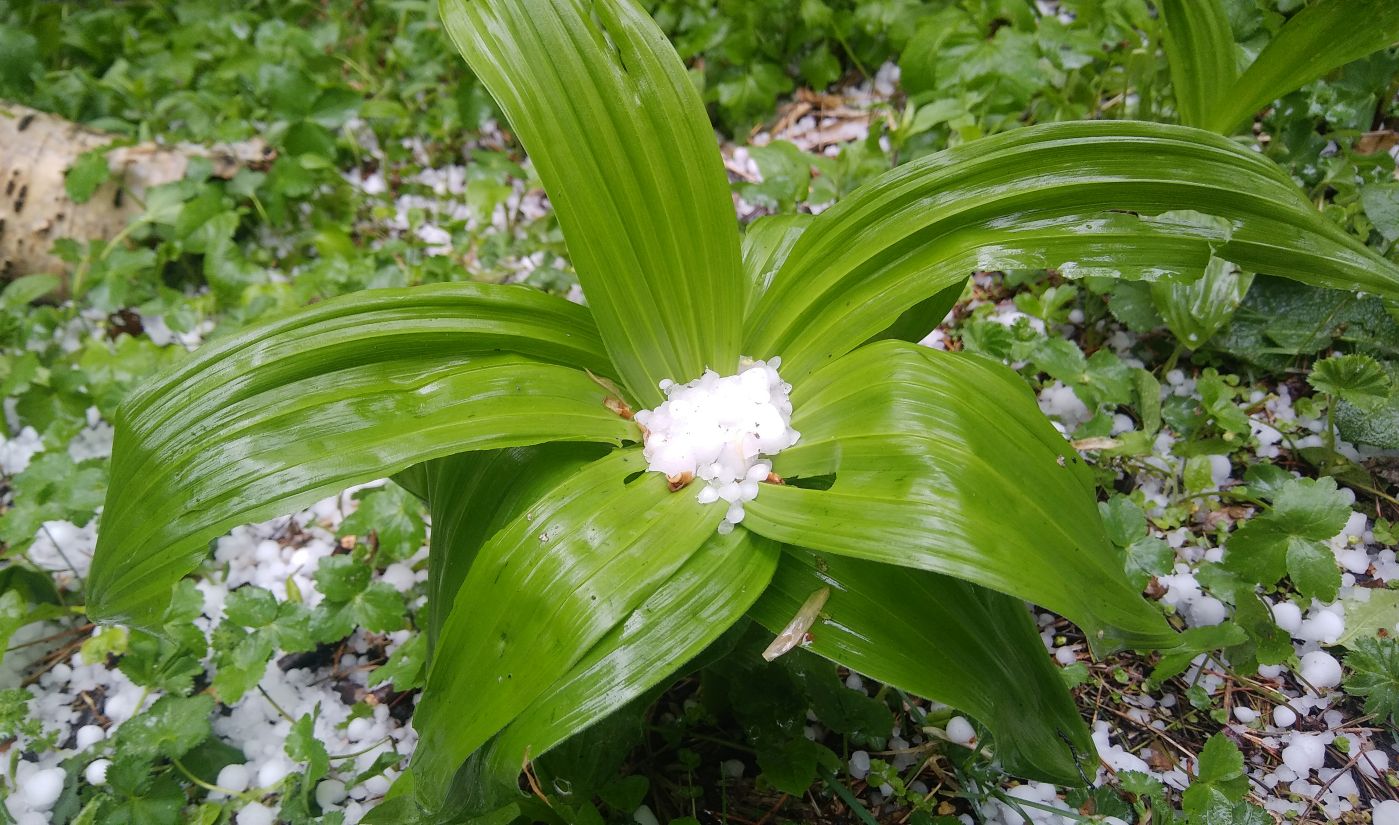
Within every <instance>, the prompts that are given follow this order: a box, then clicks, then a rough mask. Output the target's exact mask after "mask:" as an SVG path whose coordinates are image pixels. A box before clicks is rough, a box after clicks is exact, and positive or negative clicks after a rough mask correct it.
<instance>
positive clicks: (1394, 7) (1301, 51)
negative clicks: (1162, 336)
mask: <svg viewBox="0 0 1399 825" xmlns="http://www.w3.org/2000/svg"><path fill="white" fill-rule="evenodd" d="M1182 2H1184V3H1187V4H1189V3H1193V2H1198V0H1182ZM1396 43H1399V3H1396V2H1394V0H1319V2H1316V3H1313V4H1311V5H1309V6H1307V7H1306V8H1304V9H1302V10H1301V11H1299V12H1297V14H1296V15H1294V16H1293V17H1292V18H1291V19H1289V20H1288V21H1287V23H1285V24H1284V25H1283V27H1282V29H1281V30H1280V31H1278V33H1277V36H1275V37H1274V38H1273V39H1272V40H1271V41H1269V43H1268V45H1267V46H1266V47H1264V49H1263V51H1262V53H1261V54H1259V55H1258V59H1257V60H1254V61H1253V64H1252V65H1250V66H1249V67H1248V68H1247V69H1245V70H1244V73H1243V74H1242V75H1241V76H1240V77H1239V79H1238V81H1237V82H1236V83H1235V84H1234V85H1233V87H1232V88H1231V89H1230V90H1229V92H1228V93H1227V94H1226V95H1224V96H1223V98H1222V99H1221V100H1220V101H1219V103H1218V105H1216V106H1215V107H1214V108H1213V110H1212V111H1211V112H1210V117H1209V118H1207V119H1206V120H1205V121H1204V122H1202V123H1201V124H1200V125H1201V126H1204V127H1205V128H1207V129H1210V130H1212V131H1215V132H1220V133H1221V134H1230V133H1232V132H1234V131H1235V130H1237V129H1242V128H1244V127H1245V126H1246V125H1247V124H1248V122H1249V121H1250V120H1251V119H1252V117H1253V116H1254V114H1256V113H1257V112H1258V110H1259V109H1262V108H1263V107H1264V106H1267V105H1268V104H1269V103H1271V102H1273V101H1274V100H1276V99H1278V98H1279V97H1282V96H1283V95H1285V94H1288V93H1289V92H1292V91H1294V90H1296V89H1300V88H1301V87H1303V86H1305V85H1306V84H1308V83H1310V82H1312V81H1313V80H1316V79H1317V78H1318V77H1321V76H1322V75H1324V74H1326V73H1327V72H1329V71H1331V70H1332V69H1335V68H1337V67H1339V66H1343V65H1345V64H1346V63H1349V62H1351V61H1352V60H1359V59H1360V58H1362V57H1364V56H1366V55H1368V54H1370V53H1371V52H1375V51H1378V50H1380V49H1383V48H1385V47H1386V46H1392V45H1394V44H1396ZM1174 71H1175V67H1174V65H1173V66H1172V75H1173V76H1174ZM1240 263H1242V262H1240ZM1273 274H1278V275H1281V274H1284V273H1281V272H1277V273H1273Z"/></svg>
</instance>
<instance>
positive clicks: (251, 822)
mask: <svg viewBox="0 0 1399 825" xmlns="http://www.w3.org/2000/svg"><path fill="white" fill-rule="evenodd" d="M235 822H237V823H238V825H275V823H276V822H277V814H276V812H275V811H273V810H272V809H271V808H269V807H267V806H266V805H264V804H262V803H261V802H249V803H248V804H247V805H244V806H243V810H241V811H239V812H238V818H237V819H236V820H235Z"/></svg>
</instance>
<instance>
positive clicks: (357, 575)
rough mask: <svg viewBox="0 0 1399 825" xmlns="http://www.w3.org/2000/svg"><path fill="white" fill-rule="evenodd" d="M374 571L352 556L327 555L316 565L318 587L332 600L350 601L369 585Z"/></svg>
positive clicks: (322, 593)
mask: <svg viewBox="0 0 1399 825" xmlns="http://www.w3.org/2000/svg"><path fill="white" fill-rule="evenodd" d="M372 575H373V571H371V570H370V569H369V565H367V564H365V563H363V562H358V561H355V560H354V559H353V558H351V557H350V556H326V557H325V558H323V559H321V562H320V564H319V565H317V566H316V573H315V576H314V578H315V581H316V589H317V590H319V591H320V592H321V595H323V596H325V597H326V599H328V600H330V601H332V602H348V601H350V600H351V599H353V598H354V597H355V596H357V595H359V594H360V593H361V592H362V591H363V590H364V589H365V588H366V587H368V586H369V580H370V578H372Z"/></svg>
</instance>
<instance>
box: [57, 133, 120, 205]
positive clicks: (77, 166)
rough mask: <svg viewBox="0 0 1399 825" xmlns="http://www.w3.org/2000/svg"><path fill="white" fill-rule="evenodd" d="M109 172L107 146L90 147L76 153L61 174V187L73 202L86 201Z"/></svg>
mask: <svg viewBox="0 0 1399 825" xmlns="http://www.w3.org/2000/svg"><path fill="white" fill-rule="evenodd" d="M110 177H111V172H110V171H109V169H108V167H107V147H105V146H103V147H99V148H97V149H91V150H89V151H86V152H83V153H82V154H81V155H78V159H77V160H75V161H73V165H72V166H70V167H68V172H67V174H66V175H64V176H63V188H64V189H66V190H67V191H68V197H69V198H71V199H72V201H73V202H74V203H87V201H88V199H89V198H91V197H92V195H93V193H95V192H96V191H97V187H99V186H101V185H102V184H104V183H106V182H107V179H108V178H110Z"/></svg>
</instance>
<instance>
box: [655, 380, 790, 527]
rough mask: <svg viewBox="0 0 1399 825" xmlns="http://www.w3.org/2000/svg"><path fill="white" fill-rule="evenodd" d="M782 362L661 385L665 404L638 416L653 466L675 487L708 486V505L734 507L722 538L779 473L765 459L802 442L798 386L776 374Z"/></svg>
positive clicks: (702, 495) (702, 497)
mask: <svg viewBox="0 0 1399 825" xmlns="http://www.w3.org/2000/svg"><path fill="white" fill-rule="evenodd" d="M781 364H782V359H780V358H773V359H772V360H770V361H751V360H748V359H744V360H743V361H742V362H741V363H740V366H739V371H738V374H736V375H729V376H724V377H720V375H719V374H718V373H716V372H714V371H713V370H705V371H704V375H701V376H700V377H699V378H696V379H695V380H694V381H691V382H690V383H688V384H676V383H675V382H674V381H670V380H666V381H662V382H661V385H660V386H661V391H662V392H664V393H665V395H666V400H665V402H664V403H663V404H661V405H660V406H659V407H657V408H656V409H654V410H642V411H641V412H639V413H637V414H636V422H637V423H638V424H640V425H641V426H642V428H643V429H644V431H645V433H646V447H645V450H644V453H645V456H646V460H647V461H648V462H649V466H648V469H650V470H654V471H656V472H658V473H663V474H665V476H666V477H667V478H668V479H670V481H671V483H672V484H674V485H683V484H686V483H688V482H690V481H691V480H693V479H698V480H700V481H703V482H704V487H703V488H702V489H701V490H700V491H699V501H700V503H701V504H712V503H713V502H716V501H724V502H726V503H727V504H728V512H727V513H725V514H724V520H723V521H722V522H720V524H719V532H720V533H730V532H732V531H733V529H734V525H735V524H738V523H739V522H741V521H743V505H744V503H745V502H749V501H752V500H753V499H755V498H757V497H758V483H759V482H761V481H765V480H766V479H767V478H768V476H769V474H771V473H772V462H770V461H764V460H762V459H763V457H764V456H773V455H776V454H777V453H779V452H781V451H782V450H785V449H787V448H788V447H790V446H792V445H793V444H795V443H797V439H798V438H800V437H801V433H799V432H797V431H796V430H794V429H792V401H791V399H790V397H789V394H790V393H791V391H792V387H791V385H790V384H786V383H783V381H782V379H781V378H780V377H778V375H777V368H778V367H779V366H781Z"/></svg>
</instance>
